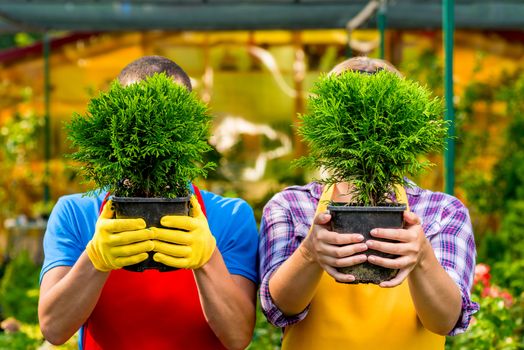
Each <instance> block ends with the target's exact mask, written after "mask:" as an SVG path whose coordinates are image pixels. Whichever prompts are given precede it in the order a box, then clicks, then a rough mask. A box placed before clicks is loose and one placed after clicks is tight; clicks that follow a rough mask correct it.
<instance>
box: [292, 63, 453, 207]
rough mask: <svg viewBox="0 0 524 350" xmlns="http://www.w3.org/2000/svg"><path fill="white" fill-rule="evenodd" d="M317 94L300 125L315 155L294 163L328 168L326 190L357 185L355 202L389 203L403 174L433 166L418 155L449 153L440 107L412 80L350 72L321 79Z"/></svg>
mask: <svg viewBox="0 0 524 350" xmlns="http://www.w3.org/2000/svg"><path fill="white" fill-rule="evenodd" d="M312 93H313V94H312V96H311V97H310V98H309V99H308V107H309V112H308V113H306V114H304V115H302V116H300V119H301V124H300V126H299V128H298V132H299V134H300V135H301V136H302V138H303V140H304V141H305V142H306V143H307V144H308V145H309V149H310V151H309V155H308V156H305V157H302V158H300V159H299V160H298V161H296V162H295V165H298V166H305V167H312V168H315V169H321V170H323V171H326V173H327V176H326V177H324V178H323V179H321V180H320V181H321V182H322V183H325V184H328V185H331V184H335V183H339V182H348V183H351V184H352V185H353V186H354V187H353V190H352V193H351V194H352V195H353V196H352V198H353V201H354V203H350V204H355V205H364V206H376V205H383V204H385V203H386V202H387V200H388V198H389V194H390V193H391V192H392V191H393V186H394V185H396V184H400V185H406V184H407V181H406V179H405V178H404V176H405V175H413V176H414V175H416V174H418V173H420V172H421V171H422V170H423V169H425V168H427V167H428V166H430V165H431V163H430V162H429V161H427V160H423V159H421V158H420V156H423V155H425V154H427V153H430V152H435V151H440V150H442V149H443V148H444V142H445V137H446V132H447V123H446V122H445V121H444V120H442V114H443V106H442V102H441V100H440V99H439V98H437V97H432V95H431V93H430V91H429V90H428V89H427V88H425V87H423V86H421V85H420V84H418V83H416V82H414V81H410V80H408V79H405V78H401V77H399V76H397V75H396V74H394V73H391V72H388V71H385V70H382V71H379V72H377V73H376V74H362V73H358V72H352V71H348V72H345V73H343V74H341V75H339V76H334V75H325V76H323V77H322V78H321V79H320V80H319V81H318V82H317V83H316V84H315V86H314V88H313V91H312Z"/></svg>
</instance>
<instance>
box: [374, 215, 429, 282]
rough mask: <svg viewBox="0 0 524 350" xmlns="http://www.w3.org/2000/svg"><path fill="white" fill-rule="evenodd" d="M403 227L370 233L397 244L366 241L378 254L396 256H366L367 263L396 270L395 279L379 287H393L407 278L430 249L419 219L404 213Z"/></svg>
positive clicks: (382, 229)
mask: <svg viewBox="0 0 524 350" xmlns="http://www.w3.org/2000/svg"><path fill="white" fill-rule="evenodd" d="M404 222H405V226H404V228H403V229H385V228H377V229H373V230H372V231H371V236H373V237H377V238H386V239H391V240H394V241H398V242H381V241H377V240H368V241H367V242H366V244H367V246H368V247H369V248H370V249H374V250H378V251H380V252H384V253H389V254H394V255H398V257H397V258H395V259H387V258H383V257H379V256H376V255H370V256H368V261H369V262H370V263H372V264H374V265H379V266H383V267H386V268H390V269H398V270H399V272H398V274H397V276H396V277H395V278H393V279H392V280H389V281H385V282H382V283H380V286H381V287H385V288H389V287H395V286H398V285H399V284H401V283H402V281H404V279H406V277H408V275H409V273H410V272H411V271H412V270H413V269H414V268H416V267H417V266H418V265H419V263H420V261H421V260H422V259H423V257H424V254H425V252H426V251H427V249H430V250H431V249H432V248H431V245H430V244H429V241H428V240H427V239H426V235H425V234H424V230H423V229H422V226H421V221H420V218H419V217H418V216H417V215H416V214H415V213H412V212H408V211H404Z"/></svg>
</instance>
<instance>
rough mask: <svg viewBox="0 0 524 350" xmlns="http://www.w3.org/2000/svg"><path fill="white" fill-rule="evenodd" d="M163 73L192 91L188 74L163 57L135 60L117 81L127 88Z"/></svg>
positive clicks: (146, 57)
mask: <svg viewBox="0 0 524 350" xmlns="http://www.w3.org/2000/svg"><path fill="white" fill-rule="evenodd" d="M162 72H163V73H165V74H166V75H168V76H171V77H173V79H174V80H175V82H177V83H178V84H181V85H182V86H185V87H186V88H187V89H188V90H189V91H191V90H192V87H191V80H190V79H189V76H188V75H187V73H186V72H184V70H183V69H182V68H181V67H180V66H179V65H178V64H176V63H175V62H173V61H171V60H170V59H168V58H165V57H162V56H144V57H141V58H139V59H137V60H134V61H133V62H131V63H129V64H128V65H127V66H125V67H124V69H122V71H121V72H120V74H119V75H118V77H117V79H118V81H119V82H120V84H122V85H124V86H125V85H129V84H133V83H135V82H137V81H140V80H144V79H145V78H147V77H149V76H152V75H153V74H155V73H162Z"/></svg>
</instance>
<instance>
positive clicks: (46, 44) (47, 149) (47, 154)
mask: <svg viewBox="0 0 524 350" xmlns="http://www.w3.org/2000/svg"><path fill="white" fill-rule="evenodd" d="M43 49H44V109H45V111H44V203H46V204H47V203H48V202H49V200H50V197H51V196H50V192H49V176H50V173H49V161H50V159H51V125H50V118H49V114H50V113H49V111H50V106H49V102H50V96H49V95H50V93H51V83H50V76H49V56H50V53H51V38H50V36H49V33H48V32H46V33H45V34H44V38H43Z"/></svg>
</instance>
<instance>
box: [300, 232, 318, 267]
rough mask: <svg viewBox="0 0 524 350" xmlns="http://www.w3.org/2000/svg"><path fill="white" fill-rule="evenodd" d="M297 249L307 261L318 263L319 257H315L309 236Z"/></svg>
mask: <svg viewBox="0 0 524 350" xmlns="http://www.w3.org/2000/svg"><path fill="white" fill-rule="evenodd" d="M297 250H298V252H299V254H300V256H301V257H302V259H303V260H304V261H305V262H306V263H309V264H316V263H317V259H316V257H315V254H313V250H312V247H311V244H310V242H309V240H308V238H307V237H306V239H304V240H303V241H302V243H301V244H300V245H299V246H298V249H297Z"/></svg>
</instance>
